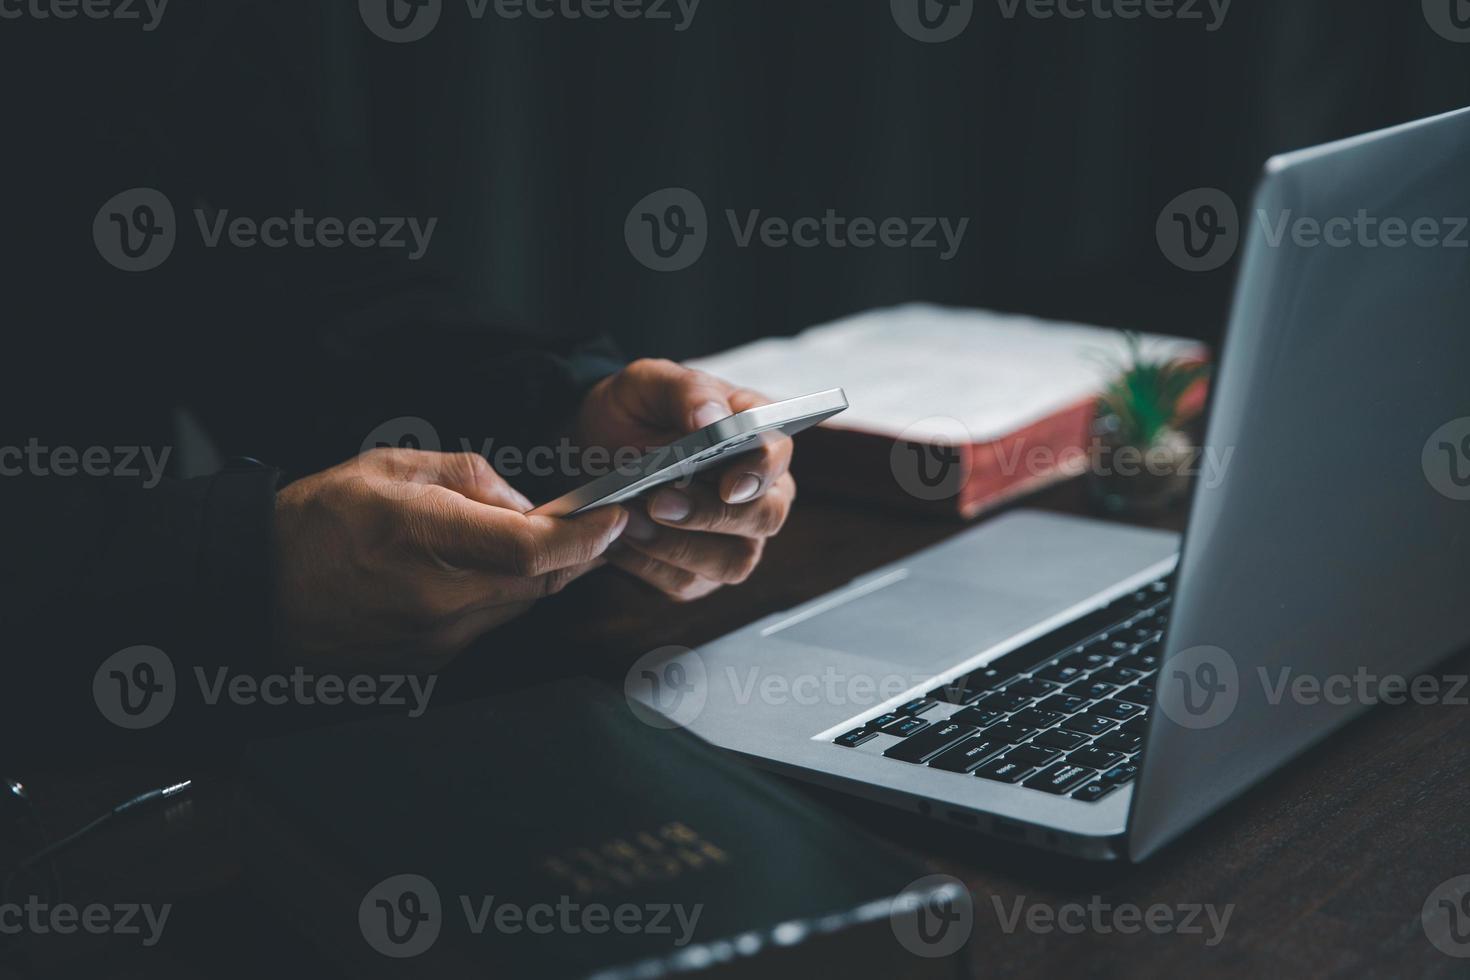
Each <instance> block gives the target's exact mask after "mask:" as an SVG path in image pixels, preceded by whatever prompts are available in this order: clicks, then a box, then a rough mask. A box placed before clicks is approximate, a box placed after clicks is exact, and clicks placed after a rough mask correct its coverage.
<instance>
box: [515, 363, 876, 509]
mask: <svg viewBox="0 0 1470 980" xmlns="http://www.w3.org/2000/svg"><path fill="white" fill-rule="evenodd" d="M846 408H847V395H846V394H844V393H843V391H842V389H841V388H831V389H829V390H827V391H819V392H816V393H815V394H811V395H802V396H801V397H799V398H788V399H787V400H785V401H782V402H773V403H771V404H770V405H762V406H760V407H759V408H751V409H746V410H745V411H743V412H737V413H736V414H734V415H731V416H730V417H729V418H724V419H721V420H720V421H718V422H716V423H714V424H713V425H707V426H705V427H704V428H703V429H700V430H699V431H698V432H694V433H691V434H689V435H687V436H685V437H684V438H682V439H680V440H678V441H677V442H672V443H670V444H669V445H667V446H662V447H660V448H658V449H655V450H653V451H652V452H650V453H648V454H647V455H645V456H643V457H642V458H640V459H639V460H638V461H637V462H635V463H632V464H631V465H629V464H624V465H622V466H619V467H617V468H616V469H614V470H613V471H612V472H611V473H609V474H607V475H606V476H600V477H598V478H597V479H595V480H593V481H592V482H591V483H588V484H586V485H585V486H582V487H578V488H577V489H576V490H573V491H572V492H571V493H568V494H565V495H563V496H560V497H558V498H556V499H555V500H553V501H551V502H550V503H548V504H542V505H541V506H540V507H537V508H536V509H535V510H533V511H531V513H532V514H533V515H538V516H545V517H572V516H574V515H576V514H580V513H582V512H583V511H587V510H591V509H592V508H594V507H605V506H607V505H608V504H617V503H622V502H623V501H625V500H631V499H633V498H634V497H636V496H638V495H639V494H642V493H646V492H647V491H649V490H652V489H653V488H654V487H660V486H663V485H664V484H666V483H675V482H679V481H685V480H688V479H690V478H692V477H693V476H694V474H696V473H698V472H700V471H701V470H706V469H709V468H710V467H711V466H716V465H719V464H721V463H724V462H725V461H726V460H727V459H728V458H730V457H732V456H738V455H739V454H741V453H748V452H750V451H751V450H754V449H759V448H760V447H761V446H763V445H765V444H766V443H767V442H769V441H771V440H773V439H779V438H780V437H782V436H794V435H796V434H797V433H798V432H800V431H801V430H803V429H807V428H810V427H812V426H814V425H816V424H817V423H818V422H822V421H824V420H826V419H830V418H831V417H832V416H834V415H836V414H837V413H838V412H841V411H844V410H845V409H846Z"/></svg>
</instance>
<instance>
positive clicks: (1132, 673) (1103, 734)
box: [836, 576, 1173, 802]
mask: <svg viewBox="0 0 1470 980" xmlns="http://www.w3.org/2000/svg"><path fill="white" fill-rule="evenodd" d="M1172 583H1173V577H1172V576H1166V577H1164V578H1162V579H1159V580H1158V581H1157V582H1154V583H1152V584H1150V585H1148V586H1146V587H1145V588H1142V589H1140V590H1138V591H1137V592H1134V593H1131V594H1129V595H1126V596H1123V597H1122V598H1120V599H1117V600H1115V601H1114V602H1112V603H1111V604H1109V605H1108V606H1105V607H1104V608H1102V609H1098V610H1096V611H1094V612H1091V613H1088V614H1087V615H1085V616H1083V617H1081V618H1080V619H1077V620H1074V621H1072V622H1070V623H1068V624H1066V625H1065V626H1062V627H1061V628H1059V629H1057V630H1054V631H1053V632H1051V633H1048V634H1047V635H1046V636H1043V637H1041V638H1039V639H1036V640H1033V641H1032V642H1030V643H1028V644H1026V645H1025V646H1023V647H1021V648H1019V649H1017V650H1013V651H1011V652H1010V653H1007V654H1005V655H1004V656H1002V657H1000V658H998V659H996V660H994V661H992V662H991V663H990V664H988V665H986V666H985V667H983V668H981V669H980V670H977V671H975V672H973V673H971V674H969V675H967V676H965V677H961V678H958V679H956V680H953V681H951V682H949V683H948V684H945V685H944V686H942V687H937V688H935V689H934V690H932V691H930V692H929V693H928V694H927V695H926V696H925V697H922V698H915V699H914V700H912V701H910V702H909V703H908V704H905V705H901V706H900V707H897V708H894V709H892V710H891V711H888V712H886V713H884V714H881V715H879V716H877V717H875V718H871V719H869V720H868V721H867V722H866V723H865V724H863V725H862V726H860V727H858V728H855V729H853V730H852V731H850V732H847V733H845V734H843V735H840V736H838V737H837V739H836V744H838V745H842V746H847V747H849V748H855V747H857V746H859V745H862V744H864V743H865V742H868V741H870V740H872V739H874V738H876V737H877V736H878V735H880V734H883V735H895V736H898V737H899V738H901V739H903V741H901V742H898V743H897V744H895V745H894V746H893V747H892V748H889V749H888V750H887V751H885V752H884V753H883V756H884V758H887V759H893V760H896V761H898V762H907V763H910V764H911V765H926V766H928V767H930V768H931V769H939V770H942V771H944V772H952V773H957V774H959V775H972V776H977V777H979V778H981V779H990V780H994V781H995V782H1000V783H1012V784H1016V785H1019V786H1022V787H1024V788H1026V789H1031V790H1037V791H1039V792H1042V793H1051V794H1053V795H1067V796H1070V797H1071V798H1072V799H1074V800H1083V801H1085V802H1096V801H1097V800H1100V799H1102V798H1103V797H1105V796H1107V795H1108V794H1109V793H1111V792H1113V790H1115V789H1117V788H1118V787H1119V786H1123V785H1126V784H1127V783H1129V782H1131V781H1132V780H1133V778H1134V777H1135V776H1137V775H1138V767H1139V763H1140V758H1141V754H1142V751H1143V736H1144V732H1145V731H1146V730H1147V728H1146V726H1147V725H1148V713H1149V708H1150V706H1151V705H1152V704H1153V700H1154V677H1155V675H1156V674H1157V672H1158V666H1159V656H1160V653H1161V652H1162V647H1163V634H1164V627H1165V626H1166V625H1167V624H1168V621H1169V604H1170V601H1171V600H1170V595H1169V591H1170V587H1171V585H1172ZM936 706H938V707H939V708H940V709H941V710H940V711H938V712H933V715H934V716H933V717H928V718H921V717H919V716H920V715H923V714H925V713H929V712H931V709H934V708H935V707H936Z"/></svg>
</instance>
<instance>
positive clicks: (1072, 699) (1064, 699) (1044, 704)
mask: <svg viewBox="0 0 1470 980" xmlns="http://www.w3.org/2000/svg"><path fill="white" fill-rule="evenodd" d="M1085 704H1087V698H1081V697H1078V696H1077V695H1075V694H1056V695H1053V696H1052V697H1049V698H1047V699H1046V700H1045V701H1041V702H1038V703H1037V705H1036V707H1038V708H1040V709H1041V710H1042V711H1055V712H1057V713H1059V714H1064V715H1073V714H1076V713H1077V712H1079V711H1081V710H1082V706H1083V705H1085Z"/></svg>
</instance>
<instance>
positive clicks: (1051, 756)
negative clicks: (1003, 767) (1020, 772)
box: [1006, 742, 1062, 768]
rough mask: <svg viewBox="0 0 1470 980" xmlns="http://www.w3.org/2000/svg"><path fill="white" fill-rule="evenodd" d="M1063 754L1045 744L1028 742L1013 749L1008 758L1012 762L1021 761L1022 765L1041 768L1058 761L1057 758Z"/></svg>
mask: <svg viewBox="0 0 1470 980" xmlns="http://www.w3.org/2000/svg"><path fill="white" fill-rule="evenodd" d="M1061 755H1062V754H1061V753H1060V752H1058V751H1057V750H1056V749H1049V748H1047V747H1045V746H1043V745H1036V744H1035V743H1032V742H1027V743H1026V744H1025V745H1018V746H1016V747H1015V748H1013V749H1011V751H1010V754H1009V755H1007V756H1006V758H1007V759H1009V760H1010V761H1012V762H1019V763H1021V764H1022V765H1027V766H1035V767H1037V768H1040V767H1041V766H1045V765H1049V764H1051V763H1053V762H1056V761H1057V759H1059V758H1061Z"/></svg>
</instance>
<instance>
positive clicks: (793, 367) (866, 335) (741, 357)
mask: <svg viewBox="0 0 1470 980" xmlns="http://www.w3.org/2000/svg"><path fill="white" fill-rule="evenodd" d="M1142 351H1143V354H1144V355H1145V356H1149V357H1154V356H1159V357H1164V358H1169V357H1187V358H1203V357H1205V356H1207V351H1206V350H1205V348H1204V347H1203V346H1202V345H1200V344H1199V343H1198V342H1196V341H1191V340H1182V339H1179V338H1174V337H1162V336H1145V337H1144V338H1143V348H1142ZM1125 357H1126V348H1125V345H1124V341H1123V337H1122V335H1121V334H1120V333H1119V332H1118V331H1116V330H1108V329H1104V328H1100V327H1090V326H1084V325H1082V324H1074V323H1056V322H1049V321H1044V320H1038V319H1035V318H1032V317H1025V316H1014V315H1007V314H998V313H991V312H986V311H983V310H961V309H945V308H941V307H936V306H928V305H917V304H916V305H909V306H900V307H896V308H893V309H886V310H873V311H870V312H867V313H862V314H859V315H857V316H853V317H849V318H847V319H843V320H839V321H837V322H835V323H830V324H826V325H823V326H818V327H812V328H811V329H809V330H806V331H804V332H803V333H801V334H799V335H797V336H796V337H790V338H772V339H767V340H760V341H756V342H755V343H751V344H746V345H745V346H742V347H737V348H735V349H733V350H729V351H726V352H724V353H721V354H716V355H713V356H711V357H704V358H698V359H696V360H693V361H690V362H689V363H690V366H692V367H696V368H699V369H700V370H703V371H707V372H709V373H710V374H714V375H717V376H718V377H721V378H724V379H726V380H728V381H730V382H733V383H735V384H738V385H741V386H743V387H748V388H752V389H754V390H756V391H759V392H761V393H763V394H765V395H768V396H769V397H771V398H778V399H779V398H788V397H793V396H796V395H800V394H803V393H805V392H809V391H817V390H820V389H822V388H829V387H839V386H840V387H842V388H843V389H845V390H846V392H847V397H848V401H849V403H850V407H849V409H848V410H847V412H845V413H844V414H842V415H840V416H838V417H837V418H835V419H833V420H832V421H830V422H827V423H824V424H823V426H822V428H821V429H819V430H814V431H813V432H811V433H808V434H807V435H804V436H802V447H801V451H800V452H798V453H797V457H798V459H799V460H800V464H799V475H800V476H801V478H802V481H803V485H805V486H814V487H816V488H819V489H823V490H826V491H831V492H837V493H841V494H844V495H848V496H858V497H862V498H865V499H875V500H882V501H889V502H903V503H908V504H912V505H919V506H923V507H925V508H926V509H943V510H948V511H950V512H957V513H959V514H961V515H962V516H964V517H973V516H975V515H976V514H978V513H980V512H981V511H983V510H985V509H987V508H989V507H993V506H995V505H996V504H999V503H1001V502H1003V501H1005V500H1008V499H1010V498H1012V497H1014V496H1017V495H1019V494H1022V493H1026V492H1028V491H1031V490H1034V489H1037V488H1039V487H1041V486H1045V485H1047V484H1050V483H1053V482H1056V481H1057V480H1061V479H1065V478H1067V477H1069V476H1076V475H1078V474H1079V473H1081V472H1082V471H1083V470H1084V469H1085V468H1086V465H1087V459H1088V456H1087V453H1088V449H1089V442H1090V430H1091V423H1092V419H1093V416H1094V413H1095V405H1096V400H1097V396H1098V395H1099V394H1100V393H1101V391H1102V389H1103V386H1104V385H1105V384H1106V382H1107V381H1108V380H1110V379H1111V377H1112V376H1114V375H1116V373H1117V371H1118V369H1119V367H1120V365H1121V364H1122V363H1123V362H1124V359H1125Z"/></svg>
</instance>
